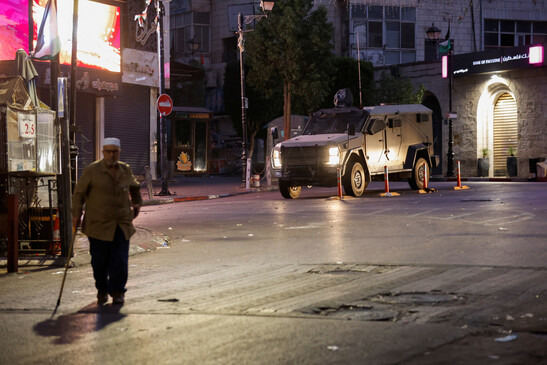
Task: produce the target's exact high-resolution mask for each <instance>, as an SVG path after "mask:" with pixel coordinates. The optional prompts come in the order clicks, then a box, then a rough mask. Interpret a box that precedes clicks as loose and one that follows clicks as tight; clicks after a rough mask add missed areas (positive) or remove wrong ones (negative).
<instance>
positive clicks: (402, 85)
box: [374, 72, 425, 104]
mask: <svg viewBox="0 0 547 365" xmlns="http://www.w3.org/2000/svg"><path fill="white" fill-rule="evenodd" d="M424 93H425V88H424V86H423V85H420V86H418V90H416V91H414V89H413V87H412V83H411V82H410V79H408V78H402V77H399V76H393V75H392V74H391V73H387V72H383V73H382V76H381V78H380V81H379V87H378V88H377V89H376V92H375V93H374V94H375V96H376V99H375V100H374V104H380V103H393V104H417V103H421V102H422V99H423V96H424Z"/></svg>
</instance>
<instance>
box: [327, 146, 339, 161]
mask: <svg viewBox="0 0 547 365" xmlns="http://www.w3.org/2000/svg"><path fill="white" fill-rule="evenodd" d="M339 163H340V150H339V149H338V147H329V157H328V160H327V165H338V164H339Z"/></svg>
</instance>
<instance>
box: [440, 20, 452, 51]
mask: <svg viewBox="0 0 547 365" xmlns="http://www.w3.org/2000/svg"><path fill="white" fill-rule="evenodd" d="M451 49H452V43H451V42H450V19H448V30H447V31H446V35H445V36H444V42H440V43H439V52H440V53H447V52H448V51H450V50H451Z"/></svg>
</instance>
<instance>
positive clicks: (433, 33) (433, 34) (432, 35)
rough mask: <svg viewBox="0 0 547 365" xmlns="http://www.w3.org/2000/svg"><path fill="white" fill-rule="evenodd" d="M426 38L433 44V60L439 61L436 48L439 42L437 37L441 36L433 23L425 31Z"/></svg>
mask: <svg viewBox="0 0 547 365" xmlns="http://www.w3.org/2000/svg"><path fill="white" fill-rule="evenodd" d="M425 34H427V38H428V39H429V40H430V41H433V42H435V60H438V59H439V49H438V48H437V43H438V42H439V37H440V36H441V30H440V29H439V28H437V27H436V26H435V23H432V24H431V27H430V28H429V29H428V30H426V31H425Z"/></svg>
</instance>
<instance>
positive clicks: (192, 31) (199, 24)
mask: <svg viewBox="0 0 547 365" xmlns="http://www.w3.org/2000/svg"><path fill="white" fill-rule="evenodd" d="M170 20H171V46H172V48H173V50H174V52H175V53H179V54H189V53H190V50H189V49H188V43H189V42H190V40H192V39H193V40H194V41H195V42H197V43H199V52H200V53H209V52H210V47H211V41H210V29H211V21H210V13H204V12H189V13H183V14H171V18H170Z"/></svg>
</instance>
